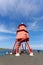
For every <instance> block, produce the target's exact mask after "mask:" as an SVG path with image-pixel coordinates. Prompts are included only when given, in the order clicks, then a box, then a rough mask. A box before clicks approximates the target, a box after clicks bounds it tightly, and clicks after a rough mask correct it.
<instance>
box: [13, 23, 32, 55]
mask: <svg viewBox="0 0 43 65" xmlns="http://www.w3.org/2000/svg"><path fill="white" fill-rule="evenodd" d="M22 42H26V46H27V48H28V50H29V51H28V52H29V53H30V55H31V56H33V52H32V48H31V47H30V45H29V35H28V31H27V29H26V25H25V24H23V23H22V24H20V25H19V26H18V29H17V32H16V41H15V44H14V46H13V50H14V48H16V56H19V48H20V46H21V45H22Z"/></svg>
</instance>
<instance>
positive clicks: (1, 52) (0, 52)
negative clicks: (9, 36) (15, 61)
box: [0, 49, 12, 56]
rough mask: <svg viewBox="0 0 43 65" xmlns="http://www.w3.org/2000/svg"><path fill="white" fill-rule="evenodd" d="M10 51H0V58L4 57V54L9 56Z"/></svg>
mask: <svg viewBox="0 0 43 65" xmlns="http://www.w3.org/2000/svg"><path fill="white" fill-rule="evenodd" d="M11 51H12V50H11V49H6V50H0V56H3V55H6V54H10V52H11Z"/></svg>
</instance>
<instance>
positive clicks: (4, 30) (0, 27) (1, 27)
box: [0, 24, 16, 34]
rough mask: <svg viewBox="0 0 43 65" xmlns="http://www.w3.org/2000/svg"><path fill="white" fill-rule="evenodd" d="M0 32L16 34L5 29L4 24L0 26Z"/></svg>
mask: <svg viewBox="0 0 43 65" xmlns="http://www.w3.org/2000/svg"><path fill="white" fill-rule="evenodd" d="M12 29H13V28H12ZM0 32H4V33H12V34H15V33H16V32H13V31H12V30H8V29H6V26H5V25H4V24H1V25H0Z"/></svg>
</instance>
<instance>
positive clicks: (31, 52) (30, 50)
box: [26, 42, 33, 56]
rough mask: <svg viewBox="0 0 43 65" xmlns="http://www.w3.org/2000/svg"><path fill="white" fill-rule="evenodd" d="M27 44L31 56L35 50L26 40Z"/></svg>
mask: <svg viewBox="0 0 43 65" xmlns="http://www.w3.org/2000/svg"><path fill="white" fill-rule="evenodd" d="M26 46H27V47H28V52H29V55H30V56H33V51H32V48H31V47H30V45H29V43H28V42H26Z"/></svg>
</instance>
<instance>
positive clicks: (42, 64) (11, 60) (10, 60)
mask: <svg viewBox="0 0 43 65" xmlns="http://www.w3.org/2000/svg"><path fill="white" fill-rule="evenodd" d="M0 65H43V53H34V56H33V57H30V56H29V55H27V54H22V55H21V56H19V57H16V56H14V55H5V56H0Z"/></svg>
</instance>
